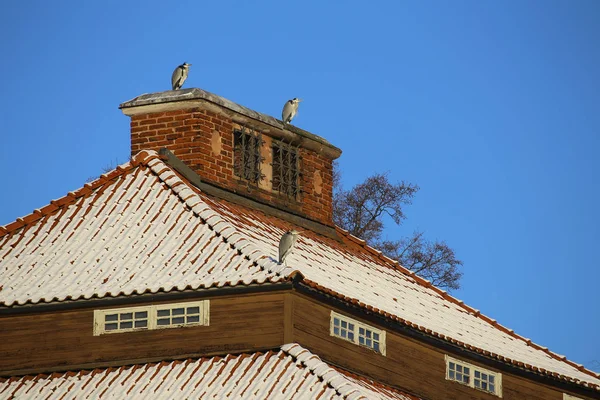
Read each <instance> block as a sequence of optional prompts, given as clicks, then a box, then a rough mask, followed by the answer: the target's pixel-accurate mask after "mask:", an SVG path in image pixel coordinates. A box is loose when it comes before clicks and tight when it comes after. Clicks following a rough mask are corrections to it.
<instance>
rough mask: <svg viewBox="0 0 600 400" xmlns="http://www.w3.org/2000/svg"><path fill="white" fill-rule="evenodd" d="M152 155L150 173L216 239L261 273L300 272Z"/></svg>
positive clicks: (286, 274) (292, 273) (289, 273)
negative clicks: (220, 238) (255, 240)
mask: <svg viewBox="0 0 600 400" xmlns="http://www.w3.org/2000/svg"><path fill="white" fill-rule="evenodd" d="M142 151H147V150H142ZM151 152H152V153H155V154H156V157H153V158H151V159H149V160H148V167H149V168H150V170H151V171H152V172H154V173H155V174H156V176H157V177H158V178H159V179H160V180H161V181H162V182H164V183H165V184H166V185H167V186H169V188H170V189H171V190H172V191H173V192H174V193H175V194H176V195H177V196H179V198H180V199H181V200H182V201H183V202H184V203H185V204H187V206H188V207H190V210H191V211H192V212H193V213H194V214H195V215H197V216H198V217H200V218H201V219H202V220H203V221H205V222H206V224H207V225H208V226H209V228H210V229H212V230H214V232H215V234H216V235H217V236H223V240H224V241H225V242H227V243H229V245H230V246H232V248H236V249H237V250H238V252H239V253H240V254H242V253H244V254H245V257H246V258H247V259H248V260H249V261H252V262H253V263H254V264H255V265H257V266H258V267H260V268H261V269H262V270H266V271H267V272H269V273H273V274H275V275H277V276H282V277H284V278H288V279H289V278H292V277H294V276H295V275H296V274H298V273H300V272H299V271H298V270H296V269H294V268H292V267H288V266H287V265H285V264H280V263H278V262H275V261H274V260H273V258H272V257H270V256H269V255H267V254H264V253H263V252H262V250H261V249H260V248H258V247H257V246H255V245H254V243H253V242H252V241H251V240H250V239H249V238H248V237H246V236H245V235H244V234H242V233H240V232H239V230H238V229H237V228H236V227H235V226H234V225H233V224H232V223H230V222H229V221H227V220H226V219H225V218H223V217H222V216H221V215H220V214H219V213H217V212H216V211H214V210H213V209H212V207H211V206H210V205H209V204H208V203H206V202H205V201H204V200H203V199H202V198H201V197H200V196H199V195H198V194H197V193H196V192H195V191H194V190H192V188H191V187H193V186H192V185H191V184H190V183H187V182H184V179H185V178H181V177H180V176H179V175H178V174H177V172H176V171H175V170H174V169H173V168H172V167H171V166H169V165H168V164H167V163H165V162H164V161H162V159H161V158H160V156H158V153H156V152H154V151H151ZM140 153H141V152H140ZM138 154H139V153H138ZM235 237H239V238H240V239H243V240H244V241H245V242H246V243H247V244H245V245H243V246H239V245H235V244H233V243H231V242H230V241H231V239H232V238H235Z"/></svg>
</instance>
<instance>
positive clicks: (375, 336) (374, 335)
mask: <svg viewBox="0 0 600 400" xmlns="http://www.w3.org/2000/svg"><path fill="white" fill-rule="evenodd" d="M373 339H375V340H377V341H379V333H373Z"/></svg>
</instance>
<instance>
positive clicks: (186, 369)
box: [0, 343, 418, 400]
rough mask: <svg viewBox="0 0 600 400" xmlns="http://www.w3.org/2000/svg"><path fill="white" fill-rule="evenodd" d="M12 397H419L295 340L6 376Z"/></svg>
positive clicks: (4, 392) (1, 392)
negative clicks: (333, 362)
mask: <svg viewBox="0 0 600 400" xmlns="http://www.w3.org/2000/svg"><path fill="white" fill-rule="evenodd" d="M13 396H14V397H13ZM12 398H28V399H47V398H55V399H59V398H60V399H99V398H108V399H122V398H128V399H186V398H197V399H224V398H239V399H282V400H283V399H298V400H302V399H323V400H326V399H332V400H333V399H348V400H359V399H373V400H418V398H417V397H413V396H410V395H408V394H406V393H402V392H400V391H398V390H396V389H393V388H390V387H387V386H384V385H381V384H378V383H375V382H373V381H371V380H369V379H366V378H363V377H360V376H357V375H353V374H349V373H345V372H344V371H341V370H337V369H333V368H331V367H330V366H329V365H327V364H325V363H324V362H323V361H321V359H320V358H319V357H317V356H316V355H314V354H312V353H310V352H309V351H308V350H306V349H304V348H303V347H301V346H300V345H298V344H295V343H292V344H287V345H284V346H282V347H281V349H280V350H279V351H268V352H257V353H249V354H238V355H227V356H225V357H211V358H200V359H187V360H178V361H170V362H167V361H165V362H161V363H149V364H138V365H131V366H124V367H113V368H104V369H95V370H91V371H89V370H84V371H71V372H65V373H54V374H51V375H46V374H40V375H37V376H25V377H15V378H9V379H0V399H12Z"/></svg>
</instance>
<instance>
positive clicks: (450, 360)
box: [445, 354, 502, 398]
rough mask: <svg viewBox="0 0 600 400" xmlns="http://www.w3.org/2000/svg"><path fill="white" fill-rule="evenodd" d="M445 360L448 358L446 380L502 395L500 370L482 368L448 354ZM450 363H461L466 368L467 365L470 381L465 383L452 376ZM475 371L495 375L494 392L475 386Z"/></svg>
mask: <svg viewBox="0 0 600 400" xmlns="http://www.w3.org/2000/svg"><path fill="white" fill-rule="evenodd" d="M445 360H446V380H448V381H451V382H456V383H460V384H461V385H465V386H469V387H471V388H473V389H475V390H480V391H482V392H484V393H489V394H493V395H496V396H498V397H500V398H501V397H502V374H501V373H500V372H495V371H490V370H489V369H485V368H482V367H480V366H478V365H474V364H471V363H468V362H466V361H462V360H458V359H456V358H454V357H451V356H449V355H447V354H446V355H445ZM450 363H454V364H455V365H460V366H462V367H463V368H465V367H467V368H469V383H465V382H462V381H459V380H456V379H452V378H450ZM475 371H479V372H480V373H482V374H486V375H488V376H493V377H494V391H493V392H492V391H489V390H485V389H481V388H478V387H475Z"/></svg>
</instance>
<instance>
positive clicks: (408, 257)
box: [333, 163, 462, 290]
mask: <svg viewBox="0 0 600 400" xmlns="http://www.w3.org/2000/svg"><path fill="white" fill-rule="evenodd" d="M333 187H334V190H333V220H334V222H335V223H336V224H337V225H338V226H340V227H341V228H344V229H346V230H347V231H349V232H350V233H351V234H353V235H354V236H357V237H359V238H361V239H363V240H365V241H366V242H367V244H369V245H371V246H373V247H375V248H377V249H379V250H381V251H382V252H383V254H385V255H386V256H388V257H390V258H392V259H394V260H397V261H398V262H399V263H400V264H401V265H402V266H404V267H406V268H408V269H410V270H412V271H414V272H415V273H417V274H419V275H420V276H422V277H423V278H425V279H428V280H430V281H431V282H432V283H433V284H434V285H436V286H438V287H441V288H444V289H447V290H452V289H458V288H459V287H460V282H459V281H460V278H461V277H462V272H460V271H459V267H460V266H461V265H462V261H460V260H459V259H457V258H456V255H455V253H454V250H452V249H451V248H450V247H449V246H448V245H447V244H446V243H445V242H443V241H437V240H436V241H433V242H432V241H428V240H426V239H425V238H424V237H423V232H414V233H413V234H412V236H410V237H402V238H400V239H399V240H383V239H382V235H383V231H384V228H385V226H384V217H385V216H389V217H390V218H391V220H392V221H394V223H396V224H397V225H400V224H401V223H402V220H403V219H404V218H406V217H405V215H404V212H403V210H402V207H403V206H406V205H409V204H411V203H412V199H413V197H414V195H415V193H416V192H417V191H418V190H419V187H418V186H416V185H413V184H410V183H405V182H400V183H397V184H392V183H390V181H389V179H388V175H387V174H375V175H373V176H371V177H369V178H367V179H366V180H365V181H364V182H363V183H359V184H358V185H356V186H354V187H353V188H352V189H351V190H344V189H343V188H342V185H341V173H340V170H339V167H338V165H337V163H336V164H334V175H333Z"/></svg>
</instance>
